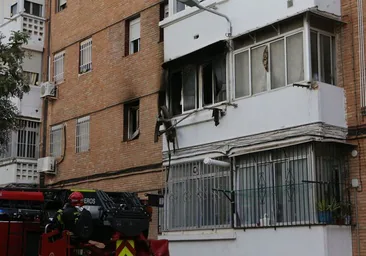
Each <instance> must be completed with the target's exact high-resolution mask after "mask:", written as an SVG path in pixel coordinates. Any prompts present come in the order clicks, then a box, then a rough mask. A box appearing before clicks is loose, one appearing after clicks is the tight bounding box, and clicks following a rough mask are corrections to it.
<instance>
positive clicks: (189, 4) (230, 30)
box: [178, 0, 233, 37]
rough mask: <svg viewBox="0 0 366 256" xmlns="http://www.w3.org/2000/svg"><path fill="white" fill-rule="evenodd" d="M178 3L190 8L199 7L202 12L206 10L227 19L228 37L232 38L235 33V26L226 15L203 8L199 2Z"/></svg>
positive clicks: (190, 0) (182, 1)
mask: <svg viewBox="0 0 366 256" xmlns="http://www.w3.org/2000/svg"><path fill="white" fill-rule="evenodd" d="M178 2H181V3H182V4H185V5H187V6H189V7H197V8H199V9H201V10H205V11H208V12H211V13H213V14H216V15H218V16H221V17H223V18H225V19H226V20H227V22H228V23H229V32H228V33H227V36H228V37H231V35H232V32H233V26H232V23H231V20H230V19H229V17H228V16H226V15H225V14H222V13H219V12H217V11H215V10H212V9H210V8H207V7H204V6H202V5H201V4H200V3H199V2H198V1H197V0H178Z"/></svg>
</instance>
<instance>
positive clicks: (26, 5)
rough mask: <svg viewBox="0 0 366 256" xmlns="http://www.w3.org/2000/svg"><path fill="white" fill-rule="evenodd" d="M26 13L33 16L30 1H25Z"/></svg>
mask: <svg viewBox="0 0 366 256" xmlns="http://www.w3.org/2000/svg"><path fill="white" fill-rule="evenodd" d="M24 11H25V13H28V14H31V3H30V2H29V1H24Z"/></svg>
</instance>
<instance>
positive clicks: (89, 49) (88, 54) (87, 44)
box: [79, 38, 93, 75]
mask: <svg viewBox="0 0 366 256" xmlns="http://www.w3.org/2000/svg"><path fill="white" fill-rule="evenodd" d="M84 52H85V53H84ZM84 56H85V58H86V59H90V60H87V61H86V63H83V61H84ZM92 70H93V38H88V39H85V40H83V41H81V42H80V44H79V75H82V74H86V73H89V72H91V71H92Z"/></svg>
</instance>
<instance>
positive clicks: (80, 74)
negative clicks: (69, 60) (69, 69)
mask: <svg viewBox="0 0 366 256" xmlns="http://www.w3.org/2000/svg"><path fill="white" fill-rule="evenodd" d="M92 71H93V70H92V69H91V70H89V71H86V72H84V73H79V74H78V77H81V76H84V75H87V74H89V73H91V72H92Z"/></svg>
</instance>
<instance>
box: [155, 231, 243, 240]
mask: <svg viewBox="0 0 366 256" xmlns="http://www.w3.org/2000/svg"><path fill="white" fill-rule="evenodd" d="M159 239H167V240H169V241H173V242H187V241H215V240H236V232H235V231H234V230H216V231H202V232H199V231H185V232H167V233H164V234H163V235H162V236H159Z"/></svg>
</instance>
